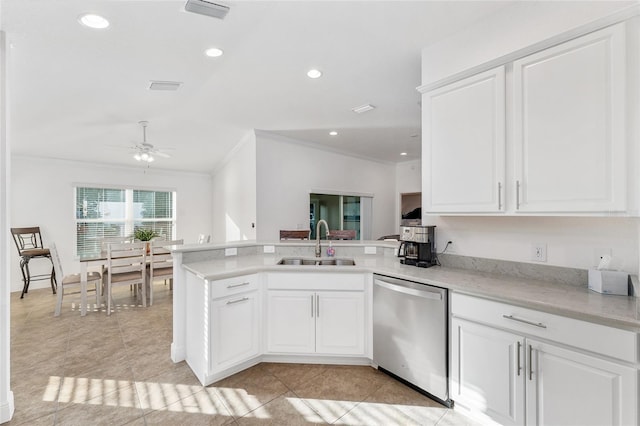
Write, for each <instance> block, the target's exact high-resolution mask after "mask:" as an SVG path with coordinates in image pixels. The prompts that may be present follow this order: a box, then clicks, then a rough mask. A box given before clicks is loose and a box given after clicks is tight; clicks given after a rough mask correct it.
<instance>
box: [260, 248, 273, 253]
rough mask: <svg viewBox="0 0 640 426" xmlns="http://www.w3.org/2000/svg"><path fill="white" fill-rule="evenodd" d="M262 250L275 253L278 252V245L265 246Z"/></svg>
mask: <svg viewBox="0 0 640 426" xmlns="http://www.w3.org/2000/svg"><path fill="white" fill-rule="evenodd" d="M262 250H263V252H264V253H275V252H276V246H263V247H262Z"/></svg>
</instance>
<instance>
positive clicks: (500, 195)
mask: <svg viewBox="0 0 640 426" xmlns="http://www.w3.org/2000/svg"><path fill="white" fill-rule="evenodd" d="M498 210H502V183H501V182H498Z"/></svg>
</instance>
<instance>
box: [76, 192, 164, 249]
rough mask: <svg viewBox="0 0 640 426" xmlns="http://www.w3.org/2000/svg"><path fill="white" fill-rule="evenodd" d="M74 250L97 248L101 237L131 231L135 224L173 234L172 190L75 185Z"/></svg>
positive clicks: (123, 235)
mask: <svg viewBox="0 0 640 426" xmlns="http://www.w3.org/2000/svg"><path fill="white" fill-rule="evenodd" d="M75 203H76V205H75V211H76V213H75V214H76V253H77V254H78V255H79V256H80V255H83V254H88V253H96V252H99V251H100V248H101V247H100V245H101V244H100V242H101V240H102V238H104V237H125V236H129V235H133V232H134V230H136V229H138V228H147V229H153V230H154V231H156V232H157V233H158V234H159V235H163V236H165V237H166V238H168V239H172V238H174V237H175V226H176V220H175V210H176V209H175V192H171V191H148V190H138V189H119V188H87V187H76V188H75Z"/></svg>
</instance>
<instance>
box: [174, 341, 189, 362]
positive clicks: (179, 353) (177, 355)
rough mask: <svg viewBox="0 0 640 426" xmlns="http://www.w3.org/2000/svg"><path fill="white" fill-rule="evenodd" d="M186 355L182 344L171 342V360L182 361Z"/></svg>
mask: <svg viewBox="0 0 640 426" xmlns="http://www.w3.org/2000/svg"><path fill="white" fill-rule="evenodd" d="M186 357H187V354H186V351H185V349H184V346H178V345H176V344H175V343H171V360H172V361H173V362H180V361H184V360H185V359H186Z"/></svg>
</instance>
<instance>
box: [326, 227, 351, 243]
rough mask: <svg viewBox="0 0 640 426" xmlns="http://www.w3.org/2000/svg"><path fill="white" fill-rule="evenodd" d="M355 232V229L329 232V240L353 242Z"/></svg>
mask: <svg viewBox="0 0 640 426" xmlns="http://www.w3.org/2000/svg"><path fill="white" fill-rule="evenodd" d="M356 235H357V231H356V230H355V229H340V230H335V231H329V239H330V240H355V239H356Z"/></svg>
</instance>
